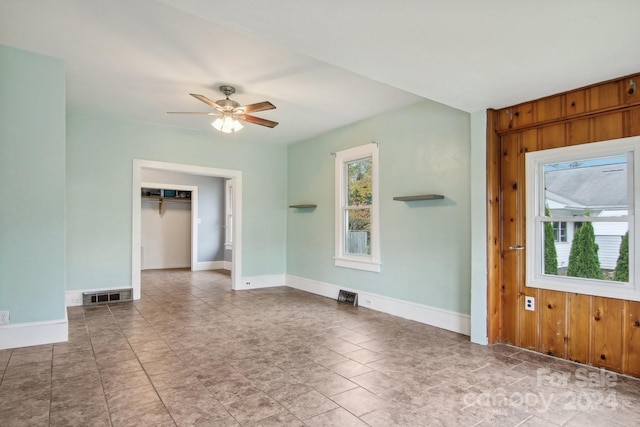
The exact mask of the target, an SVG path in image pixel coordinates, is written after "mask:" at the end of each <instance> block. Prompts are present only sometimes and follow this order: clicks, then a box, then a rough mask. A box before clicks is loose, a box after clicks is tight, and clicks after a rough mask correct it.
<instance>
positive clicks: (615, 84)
mask: <svg viewBox="0 0 640 427" xmlns="http://www.w3.org/2000/svg"><path fill="white" fill-rule="evenodd" d="M632 80H633V81H634V82H636V83H637V84H638V87H637V88H636V90H635V92H634V93H630V89H631V87H632V84H631V81H632ZM636 135H640V74H637V75H632V76H627V77H622V78H619V79H616V80H612V81H607V82H603V83H599V84H595V85H592V86H588V87H584V88H580V89H576V90H572V91H569V92H565V93H561V94H557V95H554V96H550V97H547V98H543V99H538V100H535V101H530V102H525V103H522V104H518V105H514V106H511V107H507V108H502V109H500V110H488V112H487V170H488V172H487V173H488V175H487V186H488V188H487V209H488V224H487V227H488V239H487V245H488V261H487V262H488V273H489V276H488V281H489V288H488V292H487V298H488V319H487V320H488V331H489V342H490V343H496V342H505V343H510V344H513V345H516V346H519V347H523V348H527V349H531V350H535V351H538V352H540V353H545V354H550V355H553V356H557V357H562V358H565V359H570V360H573V361H577V362H580V363H585V364H588V365H593V366H597V367H603V368H607V369H610V370H613V371H616V372H621V373H625V374H629V375H633V376H636V377H640V302H634V301H625V300H619V299H613V298H603V297H594V296H588V295H580V294H574V293H566V292H557V291H548V290H543V289H535V288H529V287H526V286H525V285H524V271H523V270H524V269H522V268H521V267H520V268H519V270H522V271H513V269H514V268H516V267H514V265H516V264H517V263H515V262H514V258H513V257H517V256H521V257H524V253H523V252H521V251H509V250H508V249H507V248H506V247H505V245H507V246H508V244H505V243H504V242H509V241H516V240H515V239H512V238H513V237H514V236H515V237H518V238H519V239H521V240H520V241H523V240H522V239H524V236H525V235H526V233H525V220H524V209H525V206H524V203H525V197H524V189H525V182H524V163H523V159H524V155H522V154H523V153H525V152H527V151H536V150H545V149H549V148H555V147H562V146H567V145H576V144H584V143H589V142H596V141H603V140H609V139H615V138H622V137H629V136H636ZM514 171H515V175H516V176H517V180H516V181H515V182H513V181H508V182H507V181H505V179H504V177H505V176H508V175H509V174H511V175H513V174H514ZM520 210H521V211H520ZM518 212H521V215H518ZM517 217H520V218H522V219H521V220H520V221H519V222H518V221H517V220H514V218H517ZM510 222H511V223H513V225H510ZM505 223H507V224H509V225H507V226H504V224H505ZM510 239H511V240H510ZM520 265H524V262H522V263H521V264H520ZM510 269H511V270H510ZM505 277H510V278H513V277H516V278H518V280H504V278H505ZM525 296H534V297H535V298H536V311H535V312H531V311H525V310H524V297H525Z"/></svg>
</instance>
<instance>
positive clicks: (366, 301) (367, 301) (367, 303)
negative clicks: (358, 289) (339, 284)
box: [364, 298, 371, 307]
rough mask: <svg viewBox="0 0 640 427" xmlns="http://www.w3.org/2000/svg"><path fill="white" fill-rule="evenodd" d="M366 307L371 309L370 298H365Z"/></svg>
mask: <svg viewBox="0 0 640 427" xmlns="http://www.w3.org/2000/svg"><path fill="white" fill-rule="evenodd" d="M364 305H366V306H369V307H370V306H371V299H369V298H365V300H364Z"/></svg>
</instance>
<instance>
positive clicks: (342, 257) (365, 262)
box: [334, 143, 380, 273]
mask: <svg viewBox="0 0 640 427" xmlns="http://www.w3.org/2000/svg"><path fill="white" fill-rule="evenodd" d="M368 157H371V163H372V165H371V191H372V204H371V255H353V254H346V253H345V252H344V247H345V241H344V239H345V235H346V230H345V222H344V219H343V209H344V206H343V203H345V201H346V194H345V192H346V187H345V185H344V181H345V167H344V166H345V164H346V163H349V162H352V161H355V160H360V159H365V158H368ZM335 187H336V189H335V256H334V261H335V266H336V267H345V268H353V269H357V270H365V271H372V272H376V273H379V272H380V219H379V206H380V200H379V199H380V197H379V191H378V146H377V144H375V143H371V144H366V145H361V146H358V147H354V148H350V149H348V150H343V151H338V152H336V160H335Z"/></svg>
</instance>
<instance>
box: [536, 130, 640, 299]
mask: <svg viewBox="0 0 640 427" xmlns="http://www.w3.org/2000/svg"><path fill="white" fill-rule="evenodd" d="M623 155H626V156H627V159H628V163H627V178H628V182H627V192H628V193H627V194H628V196H627V201H628V210H627V215H626V216H621V217H593V218H592V217H583V216H581V217H576V218H575V220H574V219H573V218H563V217H551V218H553V219H552V220H551V221H558V222H560V221H567V226H569V223H572V224H574V225H573V227H574V228H575V224H576V223H579V222H581V223H584V222H585V221H587V222H592V223H595V222H619V221H628V224H629V282H626V283H623V282H614V281H608V280H597V279H586V278H576V277H566V276H555V275H546V274H544V266H543V263H544V258H543V253H544V235H543V228H544V222H545V221H548V220H549V218H550V217H545V216H544V204H545V189H544V181H543V180H544V165H546V164H549V163H560V162H571V161H575V160H588V159H597V158H603V157H614V156H623ZM635 165H640V137H630V138H621V139H615V140H608V141H600V142H594V143H589V144H581V145H575V146H568V147H560V148H553V149H548V150H540V151H534V152H530V153H526V154H525V176H526V218H527V219H528V220H527V221H526V239H527V242H528V243H527V245H528V246H529V248H528V250H527V251H526V268H525V270H526V274H525V277H526V283H525V284H526V286H527V287H531V288H541V289H549V290H554V291H563V292H572V293H578V294H585V295H593V296H602V297H610V298H620V299H627V300H634V301H640V286H639V285H638V283H636V279H637V276H636V272H635V271H634V270H635V268H634V267H635V265H640V264H638V262H639V261H640V254H639V253H638V252H639V251H637V250H635V246H636V242H639V241H640V240H639V236H638V231H640V227H637V226H636V225H635V211H634V207H635V202H636V201H640V194H639V192H640V167H636V166H635ZM545 218H546V220H545ZM567 243H568V244H571V242H567Z"/></svg>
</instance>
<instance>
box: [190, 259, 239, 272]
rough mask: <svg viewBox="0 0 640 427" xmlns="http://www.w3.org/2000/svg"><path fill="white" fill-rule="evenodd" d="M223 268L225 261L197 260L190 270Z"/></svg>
mask: <svg viewBox="0 0 640 427" xmlns="http://www.w3.org/2000/svg"><path fill="white" fill-rule="evenodd" d="M229 264H231V263H229ZM223 268H225V261H203V262H197V263H196V265H194V266H193V268H192V269H191V270H192V271H203V270H220V269H223ZM229 270H230V268H229Z"/></svg>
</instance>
